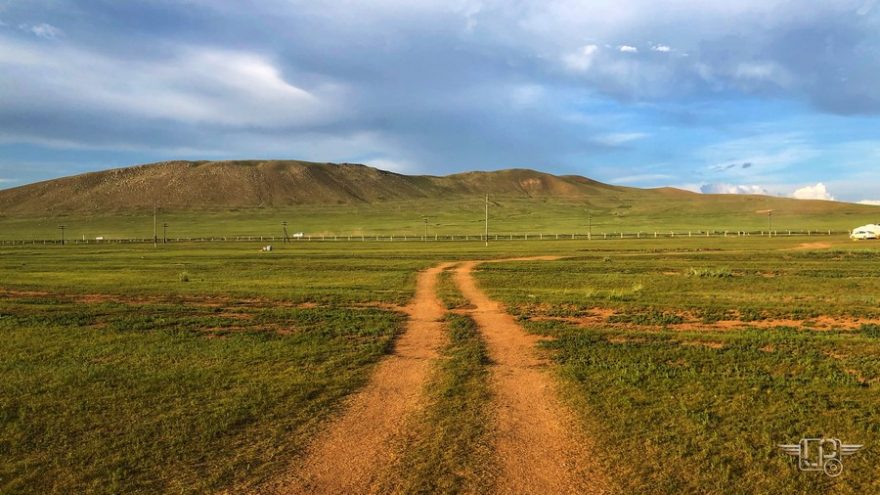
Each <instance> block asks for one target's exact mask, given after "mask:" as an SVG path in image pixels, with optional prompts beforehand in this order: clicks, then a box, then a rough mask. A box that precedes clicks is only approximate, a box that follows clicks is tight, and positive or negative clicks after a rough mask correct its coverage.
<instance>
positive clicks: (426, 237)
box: [422, 217, 428, 242]
mask: <svg viewBox="0 0 880 495" xmlns="http://www.w3.org/2000/svg"><path fill="white" fill-rule="evenodd" d="M422 218H423V219H424V220H425V237H424V238H422V241H425V242H427V241H428V217H422Z"/></svg>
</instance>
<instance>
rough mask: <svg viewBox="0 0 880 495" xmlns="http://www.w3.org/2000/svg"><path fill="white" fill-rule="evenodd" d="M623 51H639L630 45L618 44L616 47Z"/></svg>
mask: <svg viewBox="0 0 880 495" xmlns="http://www.w3.org/2000/svg"><path fill="white" fill-rule="evenodd" d="M617 49H618V50H620V51H621V52H623V53H639V49H638V48H636V47H634V46H630V45H620V46H618V47H617Z"/></svg>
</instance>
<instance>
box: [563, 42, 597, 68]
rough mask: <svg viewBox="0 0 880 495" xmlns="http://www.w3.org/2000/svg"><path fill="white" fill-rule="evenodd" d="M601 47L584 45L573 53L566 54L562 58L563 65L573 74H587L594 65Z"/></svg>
mask: <svg viewBox="0 0 880 495" xmlns="http://www.w3.org/2000/svg"><path fill="white" fill-rule="evenodd" d="M598 51H599V47H598V46H596V45H584V46H582V47H580V48H578V49H577V50H576V51H574V52H573V53H569V54H566V55H565V56H563V57H562V63H563V64H564V65H565V67H566V68H567V69H568V70H570V71H572V72H586V71H588V70H590V66H592V65H593V59H594V58H595V56H596V53H597V52H598Z"/></svg>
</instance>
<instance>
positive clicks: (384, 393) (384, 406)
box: [260, 264, 450, 495]
mask: <svg viewBox="0 0 880 495" xmlns="http://www.w3.org/2000/svg"><path fill="white" fill-rule="evenodd" d="M448 266H450V264H443V265H439V266H436V267H433V268H430V269H428V270H426V271H423V272H421V273H419V276H418V280H417V282H416V293H415V296H414V298H413V300H412V302H411V303H410V304H409V305H408V306H407V308H406V310H407V313H408V314H409V317H410V318H409V321H408V322H407V327H406V330H405V332H404V333H403V335H401V336H400V337H399V338H398V339H397V342H396V343H395V347H394V352H393V354H391V355H390V356H388V357H387V358H385V359H384V360H383V361H381V362H380V363H379V364H378V365H377V367H376V370H375V372H374V373H373V375H372V377H371V378H370V381H369V383H368V384H367V386H366V387H365V388H364V389H363V390H361V391H360V392H359V393H357V394H356V395H355V396H354V397H352V398H351V399H350V400H349V401H348V404H347V405H346V407H345V409H344V412H343V413H342V414H341V416H339V417H338V418H336V419H335V420H334V421H332V422H331V423H330V425H329V427H328V428H327V429H326V430H324V431H323V432H321V433H320V434H318V436H317V437H316V439H315V440H314V441H313V442H312V444H311V446H310V447H309V449H308V451H307V452H306V455H305V457H304V459H302V460H301V461H300V462H299V464H298V465H297V466H294V467H293V468H292V470H291V472H290V473H289V474H287V475H286V476H283V477H282V478H280V479H279V480H276V481H274V482H273V483H272V484H271V485H269V486H267V487H264V489H263V490H261V492H260V493H270V494H277V495H288V494H289V495H300V494H322V495H324V494H340V495H342V494H345V495H352V494H362V493H376V492H377V491H379V490H380V484H381V482H382V479H383V477H385V476H387V472H388V471H389V470H391V469H393V467H394V466H395V465H396V464H397V462H396V461H397V456H398V454H397V453H396V450H395V449H394V442H395V441H397V440H398V439H400V438H402V437H403V436H404V435H405V434H406V431H405V430H406V426H407V421H406V420H407V418H409V417H411V416H412V415H413V414H415V413H417V412H418V411H420V410H422V409H424V407H425V405H426V399H425V396H424V387H425V384H426V382H427V379H428V375H429V372H430V370H431V366H432V362H433V361H434V360H435V359H437V358H438V356H439V350H440V349H441V348H442V347H443V345H444V344H445V342H446V334H445V332H444V330H443V326H442V323H441V321H440V320H441V319H442V318H443V316H444V315H445V313H446V308H445V307H444V306H443V304H442V303H441V302H440V300H439V299H438V298H437V291H436V285H437V277H438V275H439V274H440V272H441V271H443V270H444V269H445V268H447V267H448Z"/></svg>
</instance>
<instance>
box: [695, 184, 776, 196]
mask: <svg viewBox="0 0 880 495" xmlns="http://www.w3.org/2000/svg"><path fill="white" fill-rule="evenodd" d="M700 192H701V193H703V194H763V195H769V194H770V192H769V191H767V189H765V188H764V187H762V186H758V185H751V184H723V183H719V184H703V185H701V186H700Z"/></svg>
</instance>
